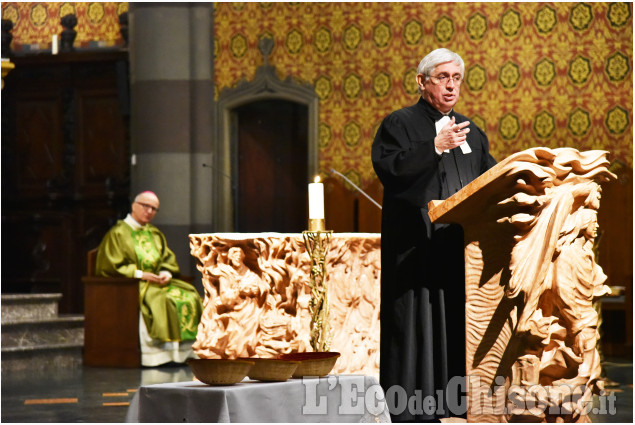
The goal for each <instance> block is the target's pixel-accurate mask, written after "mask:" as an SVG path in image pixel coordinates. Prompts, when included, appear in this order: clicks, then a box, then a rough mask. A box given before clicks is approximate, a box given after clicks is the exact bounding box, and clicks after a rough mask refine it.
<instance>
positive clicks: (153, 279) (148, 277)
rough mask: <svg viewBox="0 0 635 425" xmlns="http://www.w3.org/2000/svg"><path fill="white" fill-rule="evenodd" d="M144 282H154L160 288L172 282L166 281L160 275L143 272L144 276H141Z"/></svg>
mask: <svg viewBox="0 0 635 425" xmlns="http://www.w3.org/2000/svg"><path fill="white" fill-rule="evenodd" d="M141 279H142V280H147V281H148V282H153V283H156V284H158V285H159V286H165V285H167V283H168V282H169V281H170V280H169V279H167V280H166V279H164V278H163V277H162V276H159V275H158V274H154V273H150V272H143V276H141Z"/></svg>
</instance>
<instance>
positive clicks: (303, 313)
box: [190, 233, 381, 377]
mask: <svg viewBox="0 0 635 425" xmlns="http://www.w3.org/2000/svg"><path fill="white" fill-rule="evenodd" d="M190 249H191V254H192V255H193V256H194V257H195V258H197V260H198V261H197V268H198V270H199V271H200V272H201V274H202V276H203V286H204V288H205V299H204V301H203V304H204V310H203V315H202V318H201V323H200V325H199V330H198V336H197V340H196V342H195V343H194V345H193V348H194V351H195V352H196V354H197V355H198V356H199V357H202V358H237V357H249V356H258V357H273V356H276V355H277V354H282V353H289V352H303V351H311V346H310V342H309V338H310V336H309V334H310V329H309V322H310V319H311V318H310V314H309V307H308V305H309V300H310V298H311V294H310V290H309V286H308V283H309V278H310V276H309V274H310V264H311V263H310V258H309V255H308V254H307V252H306V248H305V246H304V241H303V238H302V234H281V233H257V234H237V233H215V234H192V235H190ZM326 260H327V265H326V274H327V278H326V285H327V288H328V292H329V299H330V324H331V328H332V329H333V341H332V344H331V351H338V352H340V353H341V354H342V356H341V357H340V358H339V359H338V361H337V363H336V365H335V368H334V369H333V372H334V373H339V374H363V375H370V376H376V377H377V376H378V375H379V307H380V266H381V261H380V236H379V235H378V234H361V233H354V234H353V233H334V234H333V235H332V236H331V241H330V248H329V251H328V254H327V258H326Z"/></svg>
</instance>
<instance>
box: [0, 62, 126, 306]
mask: <svg viewBox="0 0 635 425" xmlns="http://www.w3.org/2000/svg"><path fill="white" fill-rule="evenodd" d="M12 62H13V63H15V69H14V70H13V71H12V72H11V73H10V75H8V76H7V77H6V78H5V81H4V83H5V85H4V89H3V91H2V230H3V231H2V250H3V253H2V292H3V293H8V292H22V293H28V292H61V293H62V295H63V296H62V299H61V301H60V307H59V308H60V312H61V313H82V312H83V310H84V305H83V304H84V292H83V285H82V284H81V276H83V275H84V274H85V258H86V252H87V251H88V250H89V249H91V248H94V247H96V246H97V244H98V243H99V241H100V240H101V238H102V237H103V235H104V234H105V232H106V231H107V230H108V228H109V227H110V226H111V225H112V224H114V222H115V221H116V220H117V219H118V218H121V217H122V216H123V215H124V214H125V213H126V212H127V211H128V208H129V199H128V197H129V185H130V184H129V174H130V170H129V161H128V158H129V150H130V149H129V139H128V122H129V117H128V111H129V105H128V102H129V96H128V92H127V87H128V75H127V68H128V54H127V52H125V51H109V52H95V53H91V52H81V53H79V52H75V53H66V54H60V55H32V56H22V57H14V58H12Z"/></svg>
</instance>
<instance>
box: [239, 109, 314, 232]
mask: <svg viewBox="0 0 635 425" xmlns="http://www.w3.org/2000/svg"><path fill="white" fill-rule="evenodd" d="M235 113H236V118H237V121H236V124H237V129H236V133H237V136H238V137H237V143H236V145H237V146H236V149H235V151H234V157H235V158H236V159H235V162H234V164H237V167H234V170H235V172H234V176H233V177H234V179H233V181H234V184H235V186H234V190H235V193H234V199H235V205H234V208H235V223H234V228H235V230H236V231H237V232H283V233H287V232H288V233H297V232H301V231H302V230H305V229H306V227H307V222H308V205H307V204H308V198H307V197H308V194H307V184H308V183H309V182H308V177H307V173H308V171H307V167H308V146H307V145H308V127H307V121H308V108H307V107H306V105H302V104H299V103H294V102H290V101H286V100H277V99H271V100H261V101H257V102H253V103H249V104H247V105H243V106H240V107H238V108H236V109H235Z"/></svg>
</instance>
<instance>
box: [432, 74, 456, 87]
mask: <svg viewBox="0 0 635 425" xmlns="http://www.w3.org/2000/svg"><path fill="white" fill-rule="evenodd" d="M430 80H432V83H433V84H435V85H437V86H441V85H445V84H447V83H448V80H452V81H453V82H454V85H455V86H460V85H461V82H462V81H463V78H461V75H460V74H454V75H452V76H450V75H448V74H439V75H430Z"/></svg>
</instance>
